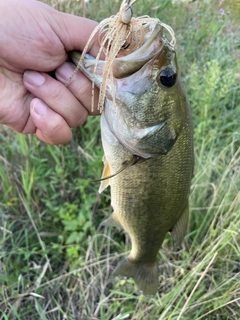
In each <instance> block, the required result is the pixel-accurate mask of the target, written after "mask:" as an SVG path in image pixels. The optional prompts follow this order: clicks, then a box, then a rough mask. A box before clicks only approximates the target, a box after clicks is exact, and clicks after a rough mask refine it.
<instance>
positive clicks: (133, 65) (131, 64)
mask: <svg viewBox="0 0 240 320" xmlns="http://www.w3.org/2000/svg"><path fill="white" fill-rule="evenodd" d="M149 27H150V31H149V32H148V33H147V35H146V39H145V42H144V44H143V45H142V46H141V47H140V48H139V49H137V50H135V51H134V52H132V53H130V54H128V55H126V56H124V57H120V58H115V59H114V60H113V64H112V71H113V76H114V77H115V78H117V79H121V78H125V77H127V76H129V75H132V74H133V73H135V72H137V71H138V70H140V69H141V68H142V67H143V66H144V65H145V64H146V63H147V62H148V61H150V60H151V59H152V58H153V57H154V56H155V55H157V54H158V53H159V52H160V51H161V50H162V47H163V43H162V41H161V39H162V26H161V25H159V24H155V25H150V26H149Z"/></svg>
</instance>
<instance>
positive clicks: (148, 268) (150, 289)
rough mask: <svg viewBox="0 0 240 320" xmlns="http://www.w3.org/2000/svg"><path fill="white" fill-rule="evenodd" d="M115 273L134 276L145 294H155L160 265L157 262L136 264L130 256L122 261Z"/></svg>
mask: <svg viewBox="0 0 240 320" xmlns="http://www.w3.org/2000/svg"><path fill="white" fill-rule="evenodd" d="M113 275H115V276H117V275H121V276H126V277H132V278H133V279H134V281H135V282H136V284H137V286H138V288H139V290H140V291H142V293H143V294H144V295H147V296H150V295H155V294H156V293H157V289H158V267H157V262H154V263H151V264H149V263H145V264H144V263H142V264H134V263H132V262H130V261H129V259H128V258H126V259H125V260H123V261H121V262H120V263H119V264H118V265H117V267H116V269H115V270H114V271H113Z"/></svg>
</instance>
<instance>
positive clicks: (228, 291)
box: [0, 0, 240, 320]
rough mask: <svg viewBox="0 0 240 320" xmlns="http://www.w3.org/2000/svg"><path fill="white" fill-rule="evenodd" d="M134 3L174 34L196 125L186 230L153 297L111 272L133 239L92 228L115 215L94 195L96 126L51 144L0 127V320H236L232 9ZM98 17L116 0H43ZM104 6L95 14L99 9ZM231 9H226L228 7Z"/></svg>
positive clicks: (239, 93) (238, 164) (239, 136)
mask: <svg viewBox="0 0 240 320" xmlns="http://www.w3.org/2000/svg"><path fill="white" fill-rule="evenodd" d="M220 2H221V1H194V2H190V3H188V4H187V3H182V2H180V1H178V2H177V3H176V1H175V4H173V3H172V2H171V1H170V0H169V1H164V0H163V1H160V0H159V1H153V0H150V1H146V0H145V1H143V0H138V1H137V2H136V3H135V5H134V7H133V9H134V14H136V15H142V14H148V15H151V16H157V17H159V18H160V19H161V20H162V21H163V22H165V23H168V24H170V25H171V26H172V27H173V29H174V30H175V33H176V37H177V53H178V60H179V65H180V67H181V72H182V77H183V82H184V85H185V87H186V90H187V92H188V96H189V100H190V102H191V107H192V112H193V122H194V146H195V174H194V179H193V183H192V188H191V196H190V205H191V218H190V228H189V234H188V235H187V237H186V240H185V243H184V246H183V249H182V250H181V251H180V252H173V251H172V248H171V240H170V237H167V239H166V241H165V242H164V245H163V248H162V250H161V251H160V252H159V294H158V295H156V297H153V298H146V297H144V296H141V295H139V294H138V292H137V288H136V286H135V284H134V282H133V280H131V279H128V280H125V279H122V278H114V277H112V276H111V271H112V270H113V268H114V266H115V265H116V263H117V262H118V261H119V260H120V259H121V258H122V256H125V252H126V251H128V250H129V248H130V242H129V239H128V238H127V237H125V235H124V234H123V233H122V232H119V231H118V230H115V229H110V228H109V229H98V226H99V223H100V222H101V221H102V219H104V217H107V216H109V214H110V213H111V208H110V196H109V194H108V193H105V195H101V196H99V195H98V193H97V190H98V183H92V182H91V180H92V179H96V178H98V177H100V175H101V170H102V160H101V159H102V154H103V151H102V147H101V141H100V132H99V118H97V117H95V118H93V117H91V118H89V120H88V121H87V123H86V124H85V125H84V126H82V127H80V128H77V129H75V130H74V135H73V136H74V137H73V140H72V142H71V143H69V144H68V145H65V146H49V145H45V144H43V143H41V142H40V141H38V140H37V139H36V137H33V136H22V135H18V134H16V133H14V132H12V131H11V130H10V129H8V128H6V127H1V128H0V319H4V320H10V319H11V320H12V319H21V320H22V319H31V320H35V319H36V320H37V319H42V320H45V319H48V320H55V319H67V320H78V319H84V320H85V319H86V320H87V319H104V320H113V319H114V320H121V319H132V320H139V319H150V320H152V319H153V320H155V319H156V320H157V319H158V320H160V319H161V320H163V319H164V320H165V319H167V320H189V319H194V320H200V319H204V320H206V319H207V320H215V319H219V320H238V319H240V311H239V310H240V285H239V283H240V234H239V230H240V219H239V217H240V130H239V128H240V90H239V88H240V75H239V69H240V62H239V61H240V60H239V58H240V40H239V34H240V28H239V24H238V22H237V21H238V17H239V15H240V10H239V9H240V2H239V1H232V2H230V1H222V2H223V4H222V6H223V7H222V8H224V10H225V11H224V12H225V13H224V14H222V13H223V12H222V11H221V10H220V7H218V4H219V3H220ZM48 3H51V4H52V5H54V6H55V7H56V8H57V9H59V10H63V11H67V12H71V13H75V14H78V15H86V16H87V17H90V18H94V19H96V20H98V21H99V20H101V19H103V18H106V17H108V16H109V15H110V14H114V13H116V11H117V10H118V7H119V2H118V3H117V2H115V1H105V0H102V1H101V4H100V1H97V0H92V1H91V0H90V1H89V2H86V3H85V2H84V1H79V2H74V1H71V0H68V1H57V0H56V1H48ZM100 7H101V9H100ZM229 10H230V13H228V11H229Z"/></svg>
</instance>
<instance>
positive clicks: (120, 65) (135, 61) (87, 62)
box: [70, 23, 164, 87]
mask: <svg viewBox="0 0 240 320" xmlns="http://www.w3.org/2000/svg"><path fill="white" fill-rule="evenodd" d="M162 29H163V28H162V26H161V25H159V24H153V23H151V24H149V32H148V33H147V34H146V36H145V42H144V44H143V45H142V46H141V47H140V48H138V49H137V50H135V51H134V52H132V53H130V54H128V55H126V56H123V57H119V58H115V59H114V60H113V63H112V72H113V73H112V74H113V77H114V78H116V79H121V78H125V77H128V76H129V75H132V74H134V73H135V72H137V71H138V70H140V69H141V68H142V67H143V66H144V65H145V64H146V63H147V62H148V61H150V60H151V59H152V58H153V57H154V56H156V55H157V54H159V52H161V50H162V48H163V45H164V43H163V37H162ZM70 57H71V59H72V60H73V62H74V63H75V64H76V65H78V63H79V60H80V58H81V53H80V52H78V51H72V52H71V53H70ZM104 64H105V61H104V60H98V61H97V60H96V59H95V58H94V57H92V56H91V55H89V54H85V58H84V59H83V62H82V64H81V65H80V66H79V69H80V70H81V71H82V72H83V73H84V74H85V75H86V76H87V77H88V78H89V79H91V80H92V81H94V83H95V84H96V85H97V86H98V87H100V85H101V81H102V74H101V72H102V70H103V68H104Z"/></svg>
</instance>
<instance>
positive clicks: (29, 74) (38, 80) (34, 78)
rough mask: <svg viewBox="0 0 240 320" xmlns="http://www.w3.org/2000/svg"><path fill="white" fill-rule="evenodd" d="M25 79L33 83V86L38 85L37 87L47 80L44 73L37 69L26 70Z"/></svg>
mask: <svg viewBox="0 0 240 320" xmlns="http://www.w3.org/2000/svg"><path fill="white" fill-rule="evenodd" d="M23 78H24V81H25V82H27V83H29V84H31V85H33V86H36V87H39V86H41V85H42V84H43V83H44V82H45V77H44V75H43V74H42V73H40V72H37V71H29V70H27V71H25V72H24V76H23Z"/></svg>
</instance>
